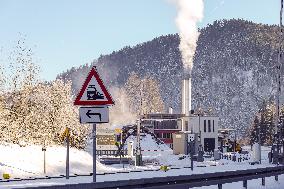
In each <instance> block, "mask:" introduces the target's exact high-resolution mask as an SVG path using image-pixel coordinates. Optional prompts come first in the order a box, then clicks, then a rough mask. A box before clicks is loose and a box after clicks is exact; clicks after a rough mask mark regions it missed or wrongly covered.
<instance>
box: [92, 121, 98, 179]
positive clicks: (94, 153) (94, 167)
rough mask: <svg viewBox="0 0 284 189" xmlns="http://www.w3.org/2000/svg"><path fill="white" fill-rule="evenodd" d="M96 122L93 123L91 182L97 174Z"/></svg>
mask: <svg viewBox="0 0 284 189" xmlns="http://www.w3.org/2000/svg"><path fill="white" fill-rule="evenodd" d="M96 129H97V128H96V124H95V123H94V124H93V133H92V134H93V182H96V181H97V178H96V175H97V169H96V168H97V162H96V156H97V143H96Z"/></svg>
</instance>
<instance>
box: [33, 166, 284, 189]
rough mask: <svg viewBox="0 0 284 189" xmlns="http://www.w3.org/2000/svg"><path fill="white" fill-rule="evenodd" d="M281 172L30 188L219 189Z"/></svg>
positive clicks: (268, 170)
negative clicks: (207, 188) (214, 188)
mask: <svg viewBox="0 0 284 189" xmlns="http://www.w3.org/2000/svg"><path fill="white" fill-rule="evenodd" d="M122 174H123V173H122ZM281 174H284V166H277V167H267V168H257V169H248V170H238V171H226V172H217V173H205V174H193V175H181V176H169V177H155V178H142V179H129V180H120V181H108V182H97V183H84V184H67V185H60V186H59V185H57V186H45V187H30V189H32V188H33V189H79V188H84V189H94V188H95V189H106V188H107V189H134V188H136V189H138V188H146V189H188V188H191V187H201V186H210V185H217V186H218V189H222V184H225V183H232V182H239V181H242V182H243V187H244V188H247V186H248V180H252V179H258V178H262V185H265V177H271V176H275V180H278V175H281ZM125 176H126V175H125Z"/></svg>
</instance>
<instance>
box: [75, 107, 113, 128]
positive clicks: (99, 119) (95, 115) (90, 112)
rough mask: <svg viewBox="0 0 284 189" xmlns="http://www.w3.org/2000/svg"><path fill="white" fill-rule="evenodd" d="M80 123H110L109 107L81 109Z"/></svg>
mask: <svg viewBox="0 0 284 189" xmlns="http://www.w3.org/2000/svg"><path fill="white" fill-rule="evenodd" d="M79 115H80V123H83V124H84V123H108V122H109V110H108V107H107V106H92V107H80V109H79Z"/></svg>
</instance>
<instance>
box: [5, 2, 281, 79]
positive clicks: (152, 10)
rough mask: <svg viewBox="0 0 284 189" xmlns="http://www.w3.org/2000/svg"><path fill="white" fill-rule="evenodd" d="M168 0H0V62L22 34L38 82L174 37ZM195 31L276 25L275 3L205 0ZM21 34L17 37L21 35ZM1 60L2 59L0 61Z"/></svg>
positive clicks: (277, 10)
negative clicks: (218, 25) (237, 23)
mask: <svg viewBox="0 0 284 189" xmlns="http://www.w3.org/2000/svg"><path fill="white" fill-rule="evenodd" d="M170 1H171V0H81V1H79V0H77V1H75V0H46V1H44V0H25V1H21V0H0V24H1V25H0V49H2V51H1V53H0V60H1V59H2V62H3V60H4V58H3V57H5V56H7V54H8V52H9V51H11V49H13V46H14V45H15V43H16V41H17V40H18V39H19V38H20V36H21V35H24V36H26V37H25V38H26V43H27V45H28V46H29V47H32V48H33V50H34V53H35V58H36V60H37V62H36V63H37V64H38V65H39V66H40V67H41V71H42V72H41V74H42V79H45V80H52V79H54V78H55V77H56V75H57V74H58V73H61V72H63V71H65V70H67V69H68V68H71V67H72V66H80V65H82V64H85V63H90V62H91V61H92V60H94V59H96V58H98V57H99V56H100V55H101V54H108V53H111V52H112V51H115V50H119V49H120V48H122V47H124V46H126V45H131V46H133V45H136V44H138V43H141V42H145V41H148V40H151V39H153V38H155V37H157V36H160V35H166V34H171V33H176V32H177V28H176V26H175V21H174V20H175V16H176V8H175V6H174V5H173V4H172V3H170ZM204 2H205V13H204V19H203V21H202V23H200V24H199V27H205V26H206V25H207V24H208V23H209V24H210V23H212V22H213V21H214V20H219V19H230V18H243V19H246V20H251V21H254V22H257V23H265V24H278V23H279V8H280V0H204ZM20 33H21V34H20ZM1 56H2V57H1Z"/></svg>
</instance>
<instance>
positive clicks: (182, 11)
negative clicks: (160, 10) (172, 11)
mask: <svg viewBox="0 0 284 189" xmlns="http://www.w3.org/2000/svg"><path fill="white" fill-rule="evenodd" d="M174 2H175V4H176V6H177V9H178V13H177V17H176V25H177V27H178V30H179V36H180V44H179V49H180V52H181V55H182V62H183V66H184V70H185V72H186V74H190V75H191V70H192V67H193V57H194V54H195V50H196V46H197V44H196V43H197V40H198V37H199V32H198V28H197V23H198V22H200V21H201V20H202V18H203V7H204V4H203V0H175V1H174Z"/></svg>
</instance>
